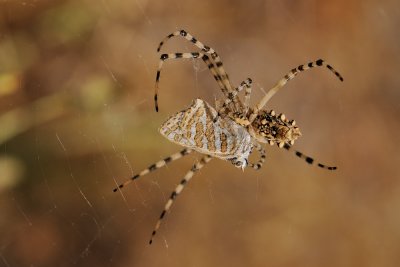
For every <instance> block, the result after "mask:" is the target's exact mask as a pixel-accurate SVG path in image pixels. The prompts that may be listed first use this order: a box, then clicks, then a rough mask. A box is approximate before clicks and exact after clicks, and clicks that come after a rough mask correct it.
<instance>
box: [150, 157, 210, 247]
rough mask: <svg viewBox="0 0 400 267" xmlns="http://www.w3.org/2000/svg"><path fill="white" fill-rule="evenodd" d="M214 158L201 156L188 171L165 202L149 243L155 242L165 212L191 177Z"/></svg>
mask: <svg viewBox="0 0 400 267" xmlns="http://www.w3.org/2000/svg"><path fill="white" fill-rule="evenodd" d="M211 159H212V157H211V156H209V155H207V156H204V157H203V158H201V160H200V161H199V162H197V163H196V164H194V165H193V167H192V168H191V169H190V171H188V172H187V173H186V175H185V177H184V178H183V179H182V181H181V182H180V183H179V185H178V186H177V187H176V188H175V190H174V191H173V192H172V194H171V196H170V197H169V199H168V201H167V203H166V204H165V207H164V210H163V211H162V212H161V215H160V218H159V219H158V221H157V223H156V226H155V227H154V230H153V232H152V233H151V238H150V241H149V244H151V243H153V238H154V236H155V235H156V233H157V230H158V228H160V225H161V221H162V219H163V218H164V216H165V214H166V213H167V212H168V211H169V209H170V208H171V206H172V204H173V203H174V201H175V198H176V197H177V196H178V195H179V194H180V193H181V192H182V190H183V188H184V187H185V185H186V184H187V183H188V182H189V180H190V179H192V177H193V175H194V174H195V173H196V172H197V171H199V170H200V169H201V168H203V167H204V165H206V164H207V163H208V162H209V161H210V160H211Z"/></svg>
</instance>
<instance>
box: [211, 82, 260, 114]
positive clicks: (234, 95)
mask: <svg viewBox="0 0 400 267" xmlns="http://www.w3.org/2000/svg"><path fill="white" fill-rule="evenodd" d="M252 82H253V81H252V80H251V79H250V78H247V79H246V80H244V81H243V82H241V83H240V85H239V86H238V87H236V88H235V90H234V91H233V92H230V93H229V94H228V97H227V98H226V99H225V101H224V104H223V105H222V107H221V108H220V109H219V110H218V114H223V113H224V112H225V111H226V109H227V106H228V105H229V104H230V103H231V102H235V99H236V98H237V94H238V93H239V92H241V91H242V90H243V89H244V88H246V91H245V102H244V110H245V114H246V113H247V110H248V108H249V104H248V102H249V100H250V94H251V83H252Z"/></svg>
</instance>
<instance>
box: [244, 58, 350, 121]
mask: <svg viewBox="0 0 400 267" xmlns="http://www.w3.org/2000/svg"><path fill="white" fill-rule="evenodd" d="M323 66H325V67H327V68H328V69H329V70H330V71H331V72H333V74H335V75H336V77H338V79H339V80H340V81H343V77H342V76H341V75H340V74H339V73H338V72H337V71H336V70H335V69H334V68H333V67H332V66H331V65H329V64H327V63H326V62H325V61H324V60H322V59H318V60H316V61H314V62H310V63H308V64H304V65H300V66H298V67H297V68H294V69H292V70H291V71H290V72H289V73H288V74H286V75H285V76H284V77H283V78H282V79H280V80H279V81H278V82H277V83H276V85H275V86H274V87H272V88H271V89H270V90H269V91H268V93H267V94H266V95H265V96H264V97H263V98H262V99H261V101H260V102H259V103H258V104H257V105H256V106H255V108H254V110H253V113H252V114H251V115H250V119H249V120H250V122H253V121H254V119H255V118H256V117H257V114H258V112H259V111H260V110H261V109H262V108H263V107H264V106H265V104H267V102H268V101H269V100H270V99H271V97H273V96H274V95H275V94H276V92H278V91H279V90H280V89H281V88H282V87H283V86H285V85H286V84H287V82H289V81H290V80H292V79H293V78H294V77H296V75H297V74H299V73H300V72H303V71H305V70H308V69H311V68H313V67H323Z"/></svg>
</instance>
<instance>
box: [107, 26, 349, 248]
mask: <svg viewBox="0 0 400 267" xmlns="http://www.w3.org/2000/svg"><path fill="white" fill-rule="evenodd" d="M172 37H183V38H184V39H186V40H188V41H189V42H191V43H193V45H194V46H196V47H197V48H199V49H200V52H191V53H172V54H162V55H161V57H160V63H159V66H158V70H157V74H156V84H155V95H154V102H155V109H156V111H158V102H157V99H158V84H159V81H160V73H161V69H162V66H163V63H164V62H165V61H166V60H168V59H181V58H182V59H202V60H203V61H204V63H205V64H206V65H207V66H208V68H209V70H210V72H211V73H212V75H213V76H214V78H215V80H216V81H217V83H218V85H219V88H220V89H221V91H222V93H223V94H224V99H223V101H216V107H215V108H214V107H212V106H211V105H210V104H208V103H207V102H205V101H204V100H202V99H195V100H194V101H193V103H192V104H191V105H190V106H189V107H188V108H186V109H184V110H182V111H180V112H178V113H176V114H175V115H173V116H171V117H170V118H169V119H168V120H167V121H166V122H164V123H163V124H162V125H161V127H160V133H161V134H162V135H163V136H165V137H166V138H167V139H168V140H170V141H172V142H174V143H176V144H179V145H181V146H183V147H184V149H183V150H181V151H179V152H177V153H175V154H172V155H170V156H169V157H166V158H164V159H162V160H160V161H158V162H156V163H154V164H152V165H150V166H149V167H148V168H146V169H144V170H142V171H141V172H139V173H138V174H136V175H134V176H132V177H131V178H130V179H128V180H127V181H125V182H124V183H122V184H120V185H119V186H118V187H117V188H115V189H114V192H116V191H118V190H119V189H121V188H122V187H124V186H126V185H127V184H129V183H131V182H132V181H133V180H136V179H138V178H139V177H142V176H144V175H146V174H148V173H150V172H152V171H155V170H157V169H159V168H161V167H163V166H165V165H167V164H169V163H171V162H172V161H175V160H178V159H180V158H182V157H184V156H186V155H188V154H189V153H191V152H193V151H197V152H200V153H201V154H204V156H203V157H202V158H201V159H200V161H199V162H197V163H195V164H194V165H193V166H192V168H191V169H190V170H189V171H188V172H187V173H186V175H185V176H184V178H183V179H182V180H181V182H180V183H179V184H178V186H177V187H176V188H175V190H174V191H173V192H172V194H171V196H170V197H169V199H168V201H167V203H166V204H165V207H164V210H163V211H162V213H161V215H160V217H159V219H158V221H157V223H156V225H155V227H154V230H153V232H152V233H151V238H150V241H149V244H151V243H152V242H153V238H154V236H155V235H156V232H157V230H158V229H159V227H160V224H161V221H162V219H163V218H164V216H165V215H166V213H167V212H168V211H169V209H170V208H171V206H172V204H173V202H174V200H175V199H176V197H177V196H178V195H179V194H180V193H181V192H182V190H183V189H184V187H185V185H186V184H187V183H188V182H189V180H190V179H191V178H192V177H193V175H194V174H195V173H196V172H197V171H199V170H200V169H201V168H203V167H204V165H206V164H207V163H208V162H209V161H210V160H211V159H212V158H220V159H223V160H227V161H230V162H231V163H232V164H233V165H234V166H236V167H238V168H241V169H242V170H244V169H245V168H246V167H250V168H253V169H255V170H259V169H260V168H261V167H262V165H263V163H264V161H265V157H266V156H265V155H266V154H265V150H264V148H263V147H262V145H261V144H262V143H266V144H269V145H271V146H272V145H274V144H276V145H277V146H278V147H279V148H285V149H286V150H291V146H292V145H293V144H294V141H295V140H296V139H297V138H298V137H299V136H301V133H300V130H299V128H298V127H297V126H296V123H295V121H294V120H288V119H286V116H285V115H284V114H276V113H275V111H273V110H270V111H267V110H265V109H263V108H264V106H265V105H266V103H267V102H268V101H269V100H270V99H271V97H272V96H273V95H274V94H275V93H276V92H277V91H279V90H280V89H281V88H282V87H283V86H284V85H286V83H287V82H288V81H290V80H292V79H293V78H294V77H295V76H296V75H297V74H299V73H300V72H303V71H305V70H308V69H311V68H313V67H326V68H328V69H329V70H330V71H331V72H333V73H334V74H335V75H336V77H337V78H339V80H340V81H343V78H342V76H341V75H340V74H339V73H338V72H337V71H336V70H335V69H334V68H333V67H332V66H330V65H329V64H327V63H326V62H325V61H324V60H322V59H318V60H316V61H313V62H310V63H308V64H304V65H300V66H298V67H297V68H294V69H292V70H291V71H290V72H289V73H287V74H286V75H285V76H284V77H283V78H282V79H280V80H279V81H278V82H277V83H276V84H275V86H274V87H272V88H271V89H270V90H269V91H268V92H267V93H266V94H265V96H264V97H263V98H262V99H261V100H260V101H259V102H258V104H257V105H255V107H253V108H252V107H249V100H250V94H251V88H252V87H251V84H252V80H251V79H250V78H248V79H246V80H245V81H243V82H242V83H241V84H240V85H239V86H238V87H236V88H233V87H232V85H231V82H230V80H229V77H228V74H227V73H226V72H225V70H224V68H223V64H222V61H221V58H220V57H219V56H218V54H217V52H215V50H214V49H212V48H211V47H209V46H206V45H204V44H203V43H202V42H200V41H199V40H197V39H196V38H194V37H193V36H192V35H191V34H189V33H188V32H186V31H185V30H180V31H176V32H173V33H171V34H169V35H168V36H167V37H166V38H165V39H164V40H163V41H162V42H161V43H160V44H159V46H158V49H157V52H160V50H161V47H162V46H163V44H164V43H165V42H166V41H168V40H169V39H171V38H172ZM243 90H244V91H245V92H244V101H243V102H242V101H241V100H240V98H239V97H238V93H239V92H241V91H243ZM253 149H255V150H257V151H258V153H259V154H260V158H259V160H258V162H256V163H251V162H248V157H249V155H250V154H251V153H252V151H253ZM294 152H295V155H296V156H298V157H299V158H301V159H303V160H305V161H306V162H307V163H309V164H316V165H317V166H318V167H320V168H323V169H327V170H336V167H331V166H327V165H324V164H322V163H316V162H315V161H314V159H313V158H311V157H309V156H306V155H304V154H303V153H301V152H299V151H294Z"/></svg>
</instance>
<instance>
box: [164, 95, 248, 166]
mask: <svg viewBox="0 0 400 267" xmlns="http://www.w3.org/2000/svg"><path fill="white" fill-rule="evenodd" d="M216 116H218V114H217V111H216V110H215V109H214V108H213V107H211V106H210V105H209V104H208V103H207V102H205V101H203V100H201V99H196V100H194V101H193V103H192V105H191V106H190V107H189V108H187V109H185V110H183V111H181V112H178V113H177V114H175V115H173V116H172V117H170V118H169V119H168V120H167V121H166V122H165V123H163V125H162V126H161V128H160V133H161V134H162V135H164V136H165V137H166V138H167V139H168V140H170V141H172V142H174V143H177V144H179V145H182V146H184V147H188V148H191V149H193V150H196V151H198V152H200V153H203V154H207V155H210V156H213V157H218V158H221V159H225V160H233V161H235V162H238V161H239V162H242V163H243V164H242V165H240V166H238V167H242V168H244V167H245V165H247V158H248V156H249V154H250V152H251V150H252V147H253V145H252V143H251V137H250V135H249V133H248V132H247V131H246V129H245V128H243V127H242V126H241V125H239V124H236V123H235V122H234V121H232V120H230V119H224V118H221V117H218V118H217V119H216V120H215V117H216Z"/></svg>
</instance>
